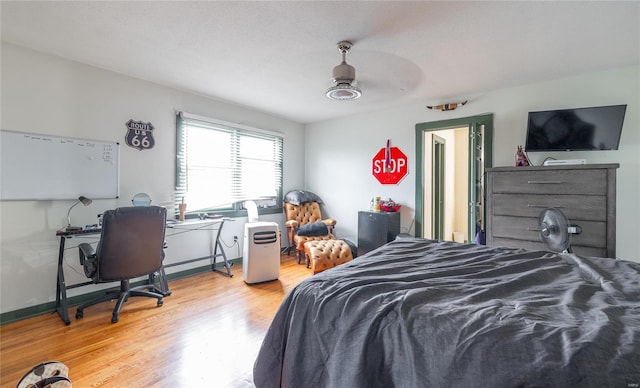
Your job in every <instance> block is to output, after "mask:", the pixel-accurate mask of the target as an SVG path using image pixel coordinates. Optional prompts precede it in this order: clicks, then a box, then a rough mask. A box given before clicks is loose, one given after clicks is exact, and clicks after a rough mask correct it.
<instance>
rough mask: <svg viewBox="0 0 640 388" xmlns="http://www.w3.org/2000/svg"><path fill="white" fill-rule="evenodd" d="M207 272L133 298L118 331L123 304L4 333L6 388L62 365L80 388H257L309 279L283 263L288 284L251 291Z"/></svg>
mask: <svg viewBox="0 0 640 388" xmlns="http://www.w3.org/2000/svg"><path fill="white" fill-rule="evenodd" d="M232 270H233V274H234V276H233V278H227V277H224V276H222V275H220V274H218V273H214V272H208V273H203V274H199V275H195V276H192V277H189V278H184V279H179V280H175V281H172V282H170V283H169V286H170V288H171V291H172V295H171V296H168V297H166V298H165V299H164V305H163V306H161V307H156V302H155V300H154V299H150V298H130V299H129V301H127V303H125V306H124V307H123V309H122V312H121V313H120V321H119V322H118V323H115V324H112V323H111V311H112V309H113V306H114V303H115V302H106V303H102V304H98V305H96V306H93V307H89V308H87V310H85V313H84V318H82V319H75V318H74V316H75V308H71V309H70V310H69V315H70V316H71V317H72V318H71V324H70V325H69V326H65V325H64V323H63V322H62V320H61V319H60V318H59V316H58V315H57V314H56V313H47V314H44V315H40V316H37V317H34V318H29V319H25V320H21V321H18V322H13V323H9V324H5V325H2V327H0V363H1V370H2V379H1V383H2V384H1V386H2V387H3V388H4V387H15V386H16V384H17V383H18V381H19V380H20V379H21V378H22V376H23V375H24V374H25V373H27V372H28V371H30V370H31V368H33V367H34V366H35V365H37V364H39V363H42V362H46V361H60V362H62V363H64V364H65V365H67V366H68V367H69V379H70V380H71V382H72V384H73V387H74V388H84V387H116V388H121V387H172V388H173V387H253V386H254V384H253V377H252V375H253V373H252V369H253V363H254V361H255V358H256V355H257V353H258V350H259V348H260V345H261V343H262V338H263V337H264V334H265V333H266V331H267V329H268V327H269V324H270V323H271V320H272V319H273V317H274V315H275V312H276V310H277V309H278V306H279V305H280V303H281V302H282V299H283V298H284V296H285V295H286V294H287V293H288V292H289V291H291V289H292V288H293V287H294V286H295V285H297V284H298V283H299V282H300V281H302V280H303V279H305V278H307V277H309V276H311V270H310V269H307V268H306V267H305V265H303V264H297V263H296V260H295V257H294V256H290V257H288V256H282V261H281V271H280V278H279V279H278V280H276V281H273V282H268V283H263V284H258V285H251V286H249V285H247V284H245V283H244V280H243V278H242V267H241V265H237V264H236V265H234V266H233V267H232Z"/></svg>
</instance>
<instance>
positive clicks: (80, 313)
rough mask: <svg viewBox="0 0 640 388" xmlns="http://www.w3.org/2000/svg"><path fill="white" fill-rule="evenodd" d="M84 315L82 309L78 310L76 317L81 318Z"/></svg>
mask: <svg viewBox="0 0 640 388" xmlns="http://www.w3.org/2000/svg"><path fill="white" fill-rule="evenodd" d="M82 317H84V312H82V311H80V310H78V311H76V319H80V318H82Z"/></svg>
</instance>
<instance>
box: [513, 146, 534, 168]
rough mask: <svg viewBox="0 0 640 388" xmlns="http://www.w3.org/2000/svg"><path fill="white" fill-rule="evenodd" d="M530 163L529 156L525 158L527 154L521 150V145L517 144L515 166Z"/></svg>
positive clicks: (528, 164)
mask: <svg viewBox="0 0 640 388" xmlns="http://www.w3.org/2000/svg"><path fill="white" fill-rule="evenodd" d="M530 165H531V163H529V158H527V155H526V154H525V153H524V151H523V150H522V146H521V145H519V146H518V149H517V150H516V167H524V166H530Z"/></svg>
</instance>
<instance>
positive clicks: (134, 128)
mask: <svg viewBox="0 0 640 388" xmlns="http://www.w3.org/2000/svg"><path fill="white" fill-rule="evenodd" d="M153 129H154V127H153V124H151V123H143V122H142V121H133V120H129V121H127V136H126V137H125V142H126V143H127V145H128V146H129V147H133V148H136V149H138V150H140V151H142V150H148V149H151V148H153V146H154V145H155V144H156V141H155V140H154V139H153Z"/></svg>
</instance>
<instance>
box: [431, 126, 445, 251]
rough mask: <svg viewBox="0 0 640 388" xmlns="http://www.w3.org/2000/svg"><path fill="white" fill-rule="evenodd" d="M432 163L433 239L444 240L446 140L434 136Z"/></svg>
mask: <svg viewBox="0 0 640 388" xmlns="http://www.w3.org/2000/svg"><path fill="white" fill-rule="evenodd" d="M431 142H432V149H433V152H432V163H433V172H432V177H433V185H432V187H433V196H432V197H431V198H432V204H431V206H432V214H433V218H432V230H433V236H432V237H433V238H434V239H437V240H444V217H445V211H444V209H445V201H446V196H445V187H446V184H445V152H446V141H445V139H443V138H441V137H439V136H437V135H433V136H432V141H431Z"/></svg>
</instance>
